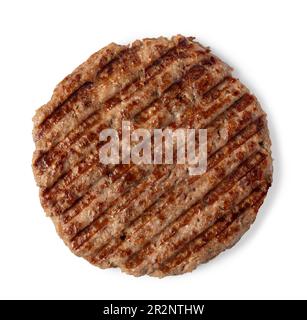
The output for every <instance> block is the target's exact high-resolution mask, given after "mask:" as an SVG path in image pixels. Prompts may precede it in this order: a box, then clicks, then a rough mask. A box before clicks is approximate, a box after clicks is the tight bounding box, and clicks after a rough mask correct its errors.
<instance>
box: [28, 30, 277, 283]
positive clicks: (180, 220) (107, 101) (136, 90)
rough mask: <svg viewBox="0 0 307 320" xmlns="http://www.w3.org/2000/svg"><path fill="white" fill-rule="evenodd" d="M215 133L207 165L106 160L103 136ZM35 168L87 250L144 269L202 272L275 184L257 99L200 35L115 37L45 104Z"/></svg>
mask: <svg viewBox="0 0 307 320" xmlns="http://www.w3.org/2000/svg"><path fill="white" fill-rule="evenodd" d="M123 119H127V120H130V121H131V122H132V126H133V128H148V129H151V128H172V129H175V128H179V127H186V128H207V130H208V156H209V158H208V170H207V172H206V173H204V174H203V175H201V176H189V175H188V171H187V168H188V166H187V165H163V166H155V165H133V164H130V165H112V166H111V165H110V166H103V165H101V164H100V163H99V161H98V150H99V147H100V145H101V144H100V143H99V140H98V135H99V132H100V131H101V130H102V129H103V128H105V127H108V126H112V127H113V128H115V129H119V128H120V123H121V120H123ZM33 122H34V130H33V138H34V141H35V144H36V150H35V152H34V156H33V171H34V176H35V179H36V182H37V184H38V185H39V186H40V198H41V203H42V206H43V208H44V210H45V212H46V213H47V214H48V215H49V216H51V218H52V220H53V222H54V224H55V227H56V229H57V231H58V233H59V235H60V236H61V238H62V239H63V240H64V242H65V243H66V244H67V245H68V247H69V248H70V249H71V250H72V251H73V252H74V253H75V254H77V255H79V256H82V257H84V258H86V259H87V260H88V261H90V262H91V263H93V264H95V265H97V266H99V267H101V268H108V267H120V268H121V269H122V270H124V271H125V272H127V273H130V274H133V275H136V276H139V275H143V274H149V275H152V276H158V277H163V276H166V275H171V274H181V273H184V272H188V271H192V270H193V269H194V268H196V267H197V266H198V265H199V264H201V263H203V262H206V261H208V260H210V259H212V258H213V257H214V256H216V255H218V254H219V253H220V252H222V251H223V250H225V249H227V248H229V247H231V246H232V245H234V244H235V243H236V242H237V241H238V240H239V239H240V237H241V236H242V235H243V234H244V233H245V232H246V231H247V230H248V228H249V227H250V225H251V224H252V223H253V221H254V220H255V217H256V215H257V212H258V209H259V207H260V205H261V203H262V202H263V199H264V197H265V195H266V193H267V191H268V189H269V187H270V185H271V182H272V158H271V151H270V147H271V142H270V138H269V132H268V128H267V122H266V115H265V113H264V112H263V110H262V108H261V107H260V105H259V102H258V101H257V99H256V98H255V96H253V95H252V94H250V93H249V91H248V89H247V88H246V87H245V86H244V85H243V84H242V83H241V82H240V81H239V80H238V79H234V78H232V77H231V68H230V67H229V66H228V65H226V64H225V63H223V62H222V61H221V60H219V59H218V58H217V57H216V56H214V55H213V54H212V53H211V52H210V50H209V49H208V48H204V47H202V46H201V45H200V44H198V43H197V42H195V41H193V38H186V37H183V36H180V35H179V36H175V37H173V38H171V39H167V38H163V37H160V38H157V39H144V40H143V41H139V40H137V41H135V42H134V43H133V44H132V45H130V46H122V45H117V44H114V43H112V44H110V45H108V46H106V47H105V48H102V49H101V50H99V51H98V52H96V53H95V54H93V55H92V56H91V57H90V58H89V59H88V60H87V61H86V62H84V63H83V64H81V65H80V66H79V67H78V68H77V69H75V70H74V71H73V72H72V73H71V74H70V75H69V76H67V77H66V78H64V80H63V81H61V82H60V83H59V84H58V85H57V87H56V88H55V90H54V93H53V95H52V97H51V100H50V101H49V102H48V103H47V104H46V105H44V106H42V107H41V108H40V109H38V110H37V112H36V114H35V116H34V118H33Z"/></svg>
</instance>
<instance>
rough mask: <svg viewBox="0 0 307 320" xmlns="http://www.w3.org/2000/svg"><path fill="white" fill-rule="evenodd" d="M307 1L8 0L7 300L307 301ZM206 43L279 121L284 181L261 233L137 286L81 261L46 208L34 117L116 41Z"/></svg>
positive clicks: (3, 268) (2, 245) (2, 255)
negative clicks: (34, 161) (58, 87)
mask: <svg viewBox="0 0 307 320" xmlns="http://www.w3.org/2000/svg"><path fill="white" fill-rule="evenodd" d="M306 31H307V2H306V1H294V0H293V1H260V0H257V1H216V0H215V1H212V0H211V1H193V0H186V1H178V0H177V1H166V0H163V1H158V0H154V1H139V2H137V1H131V0H130V1H116V0H112V1H83V2H79V1H63V0H62V1H54V0H53V1H1V4H0V35H1V37H0V41H1V42H0V82H1V83H0V90H1V93H0V97H1V100H0V101H1V107H0V108H1V118H0V119H1V123H0V130H1V157H0V161H1V165H0V170H1V176H0V188H1V190H0V192H1V193H0V197H1V202H0V214H1V218H0V229H1V230H0V298H30V299H32V298H41V299H45V298H60V299H61V298H72V299H74V298H84V299H90V298H95V299H107V298H108V299H146V298H148V299H158V298H160V299H180V298H181V299H239V298H241V299H250V298H256V299H260V298H263V299H268V298H272V299H273V298H305V299H306V298H307V293H306V287H307V257H306V253H307V250H306V245H307V241H306V240H307V239H306V238H307V237H306V235H307V205H306V198H307V195H306V191H307V187H306V181H307V180H306V178H307V176H306V163H307V159H306V155H307V152H306V145H307V144H306V130H307V119H306V116H307V98H306V91H307V89H306V85H307V80H306V79H307V62H306V60H307V41H306V40H307V39H306V38H307V37H306ZM177 33H182V34H184V35H187V36H190V35H191V36H195V37H197V39H198V40H199V41H201V42H202V43H203V44H206V45H210V47H211V48H212V49H213V51H214V52H216V53H217V54H218V55H220V56H221V57H222V58H223V59H224V60H225V61H226V62H228V63H229V64H230V65H231V66H233V67H234V68H235V69H236V70H237V71H238V73H237V75H239V76H240V78H241V79H242V80H243V81H244V82H245V83H246V84H247V85H248V86H249V88H250V89H251V90H252V91H253V92H254V93H255V94H256V95H257V96H258V98H259V100H260V101H261V103H262V105H263V107H264V108H265V110H266V111H267V113H268V118H269V124H270V130H271V136H272V140H273V156H274V184H273V187H272V188H271V190H270V192H269V195H268V197H267V199H266V201H265V204H264V205H263V207H262V208H261V210H260V213H259V216H258V219H257V220H256V222H255V224H254V225H253V227H252V228H251V230H250V231H249V232H248V233H247V234H246V235H245V236H244V237H243V239H242V240H241V241H240V242H239V243H238V244H237V245H236V246H235V247H234V248H233V249H231V250H228V251H227V252H226V253H223V254H221V255H220V256H219V257H217V258H216V259H214V260H213V261H212V262H210V263H208V264H206V265H203V266H201V267H199V268H198V269H197V270H196V271H194V272H193V273H190V274H185V275H183V276H177V277H167V278H164V279H162V280H160V279H156V278H150V277H147V276H146V277H141V278H135V277H133V276H129V275H126V274H123V273H121V272H120V271H119V270H116V269H112V270H100V269H98V268H95V267H93V266H91V265H90V264H89V263H87V262H86V261H84V260H83V259H81V258H77V257H75V256H74V255H73V254H72V253H70V251H69V249H68V248H67V247H66V246H65V245H64V244H63V243H62V241H61V240H60V239H59V237H58V236H57V234H56V232H55V230H54V227H53V224H52V222H51V221H50V220H49V219H47V218H46V217H45V215H44V212H43V210H42V209H41V206H40V203H39V200H38V188H37V187H36V185H35V183H34V179H33V176H32V171H31V158H32V152H33V149H34V144H33V142H32V137H31V131H32V121H31V118H32V116H33V115H34V111H35V109H36V108H38V107H39V106H40V105H42V104H43V103H45V102H46V101H48V100H49V98H50V96H51V93H52V90H53V88H54V86H55V84H56V83H58V82H59V81H60V80H61V79H62V78H63V77H64V76H65V75H66V74H68V73H69V72H71V71H72V70H73V69H74V68H75V67H76V66H77V65H78V64H80V63H81V62H83V61H84V60H85V59H86V58H87V57H88V56H89V55H90V54H91V53H93V52H94V51H96V50H98V49H99V48H101V47H103V46H105V45H107V44H108V43H109V42H111V41H115V42H118V43H123V44H124V43H127V42H130V41H132V40H134V39H137V38H142V37H154V36H160V35H165V36H171V35H174V34H177Z"/></svg>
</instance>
